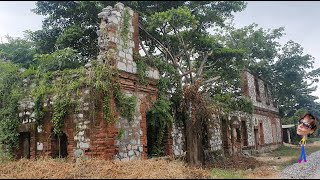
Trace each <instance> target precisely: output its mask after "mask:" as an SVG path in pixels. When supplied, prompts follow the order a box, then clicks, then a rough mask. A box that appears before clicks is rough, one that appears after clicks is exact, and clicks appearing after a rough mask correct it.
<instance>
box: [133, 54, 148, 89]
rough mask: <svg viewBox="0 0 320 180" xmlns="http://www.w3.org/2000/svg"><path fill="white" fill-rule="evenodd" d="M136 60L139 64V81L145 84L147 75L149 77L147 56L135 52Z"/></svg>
mask: <svg viewBox="0 0 320 180" xmlns="http://www.w3.org/2000/svg"><path fill="white" fill-rule="evenodd" d="M133 57H134V61H135V62H136V64H137V74H138V78H139V82H140V83H141V84H143V85H146V84H147V81H146V77H147V67H148V66H147V63H146V57H141V56H140V55H139V54H137V53H134V54H133Z"/></svg>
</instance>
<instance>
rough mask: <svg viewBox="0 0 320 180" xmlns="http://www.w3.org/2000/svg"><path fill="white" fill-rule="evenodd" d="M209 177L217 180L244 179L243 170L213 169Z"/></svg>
mask: <svg viewBox="0 0 320 180" xmlns="http://www.w3.org/2000/svg"><path fill="white" fill-rule="evenodd" d="M211 176H212V177H213V178H218V179H246V178H245V172H244V171H243V170H234V169H230V170H228V169H220V168H213V169H212V170H211Z"/></svg>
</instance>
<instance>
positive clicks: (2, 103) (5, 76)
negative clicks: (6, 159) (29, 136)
mask: <svg viewBox="0 0 320 180" xmlns="http://www.w3.org/2000/svg"><path fill="white" fill-rule="evenodd" d="M21 83H22V80H21V79H20V78H19V76H18V66H16V65H14V64H12V63H11V62H3V61H0V144H5V145H7V146H8V148H9V150H11V149H12V148H13V147H15V146H17V143H18V142H17V136H18V133H17V128H18V125H19V118H18V113H17V107H18V100H19V97H20V96H21V92H20V91H19V90H20V87H21Z"/></svg>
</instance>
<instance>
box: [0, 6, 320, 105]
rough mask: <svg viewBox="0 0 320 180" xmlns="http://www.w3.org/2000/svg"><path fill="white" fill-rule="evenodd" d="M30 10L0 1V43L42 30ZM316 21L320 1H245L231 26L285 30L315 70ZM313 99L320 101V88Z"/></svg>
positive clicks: (318, 59) (319, 56)
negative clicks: (26, 31)
mask: <svg viewBox="0 0 320 180" xmlns="http://www.w3.org/2000/svg"><path fill="white" fill-rule="evenodd" d="M33 8H35V2H34V1H0V42H1V37H3V36H5V35H7V34H8V35H10V36H13V37H22V36H23V31H24V30H32V31H35V30H38V29H41V24H42V20H43V16H40V15H36V14H34V13H33V12H31V11H30V10H31V9H33ZM319 19H320V1H248V5H247V8H246V9H245V10H244V11H242V12H240V13H236V14H235V19H234V24H235V26H236V27H237V28H240V27H243V26H247V25H249V24H252V23H256V24H258V25H259V27H262V28H264V29H268V28H272V29H274V28H279V27H284V28H285V31H284V32H285V33H286V35H285V36H284V37H283V38H282V39H281V40H280V43H282V44H284V43H285V42H287V41H288V40H293V41H295V42H297V43H299V44H300V45H301V46H302V47H303V48H304V52H305V53H307V54H310V55H312V56H313V57H315V63H314V68H318V67H320V48H319V45H318V43H319V42H320V35H319V33H320V23H318V21H319ZM318 86H320V83H319V85H318ZM313 95H316V96H318V97H319V98H320V87H318V89H317V91H316V92H315V93H313ZM319 102H320V101H319Z"/></svg>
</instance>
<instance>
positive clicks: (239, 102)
mask: <svg viewBox="0 0 320 180" xmlns="http://www.w3.org/2000/svg"><path fill="white" fill-rule="evenodd" d="M213 99H214V101H215V102H216V103H217V104H218V105H219V106H220V107H222V108H223V110H224V111H225V112H231V111H243V112H247V113H249V114H251V113H253V104H252V102H251V101H250V99H248V98H247V97H244V96H240V97H237V96H235V95H234V94H231V93H227V94H224V95H220V94H217V95H215V96H214V97H213Z"/></svg>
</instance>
